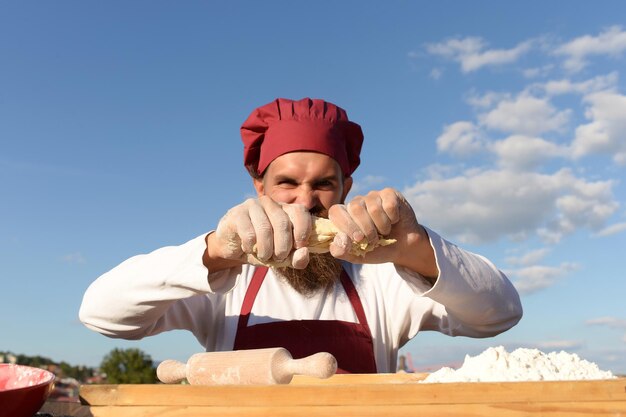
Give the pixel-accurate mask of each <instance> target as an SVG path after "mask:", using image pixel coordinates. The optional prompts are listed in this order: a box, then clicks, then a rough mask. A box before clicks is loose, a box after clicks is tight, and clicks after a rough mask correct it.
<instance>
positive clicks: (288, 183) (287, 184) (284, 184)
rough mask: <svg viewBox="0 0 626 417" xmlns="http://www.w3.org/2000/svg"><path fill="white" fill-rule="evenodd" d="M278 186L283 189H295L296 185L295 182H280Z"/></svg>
mask: <svg viewBox="0 0 626 417" xmlns="http://www.w3.org/2000/svg"><path fill="white" fill-rule="evenodd" d="M278 185H279V186H281V187H295V186H296V183H295V182H294V181H289V180H281V181H278Z"/></svg>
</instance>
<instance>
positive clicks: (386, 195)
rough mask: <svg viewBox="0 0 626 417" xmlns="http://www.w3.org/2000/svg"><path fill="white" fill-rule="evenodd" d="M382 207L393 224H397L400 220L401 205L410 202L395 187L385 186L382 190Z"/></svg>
mask: <svg viewBox="0 0 626 417" xmlns="http://www.w3.org/2000/svg"><path fill="white" fill-rule="evenodd" d="M380 197H381V199H382V207H383V210H384V211H385V213H386V214H387V217H389V221H391V224H396V223H397V222H398V221H399V220H400V206H401V205H402V204H408V203H407V202H406V200H405V199H404V197H403V196H402V195H401V194H400V193H398V192H397V191H396V190H394V189H393V188H385V189H383V190H381V191H380Z"/></svg>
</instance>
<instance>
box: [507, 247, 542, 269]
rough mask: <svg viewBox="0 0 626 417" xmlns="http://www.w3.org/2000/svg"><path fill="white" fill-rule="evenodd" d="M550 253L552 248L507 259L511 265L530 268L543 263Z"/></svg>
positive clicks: (536, 250)
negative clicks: (540, 262)
mask: <svg viewBox="0 0 626 417" xmlns="http://www.w3.org/2000/svg"><path fill="white" fill-rule="evenodd" d="M548 253H550V248H541V249H535V250H532V251H530V252H527V253H525V254H524V255H522V256H510V257H508V258H506V262H507V263H508V264H511V265H519V266H530V265H534V264H536V263H537V262H539V261H541V260H542V259H543V258H544V257H545V256H546V255H547V254H548Z"/></svg>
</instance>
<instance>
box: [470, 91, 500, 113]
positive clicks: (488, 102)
mask: <svg viewBox="0 0 626 417" xmlns="http://www.w3.org/2000/svg"><path fill="white" fill-rule="evenodd" d="M510 97H511V95H510V94H509V93H498V92H495V91H488V92H486V93H484V94H477V93H476V92H471V93H470V94H468V95H467V98H466V99H465V101H467V103H468V104H469V105H470V106H472V107H475V108H479V109H486V108H489V107H493V105H494V104H495V103H497V102H500V101H503V100H505V99H510Z"/></svg>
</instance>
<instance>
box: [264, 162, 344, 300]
mask: <svg viewBox="0 0 626 417" xmlns="http://www.w3.org/2000/svg"><path fill="white" fill-rule="evenodd" d="M351 186H352V178H350V177H347V178H344V176H343V175H342V173H341V168H340V167H339V164H338V163H337V162H336V161H335V160H334V159H333V158H331V157H329V156H327V155H325V154H321V153H316V152H291V153H287V154H285V155H281V156H279V157H278V158H276V159H275V160H273V161H272V163H271V164H270V165H269V166H268V167H267V170H266V171H265V175H264V176H263V178H262V179H255V180H254V188H256V191H257V194H258V195H259V196H261V195H267V196H269V197H271V198H272V200H274V201H276V202H279V203H289V204H302V205H303V206H305V207H306V208H307V209H308V210H309V211H310V212H311V214H315V215H317V216H321V217H328V209H329V208H330V207H331V206H333V205H334V204H339V203H343V202H344V200H345V198H346V195H347V194H348V192H349V191H350V187H351ZM341 268H342V267H341V263H340V262H339V260H337V259H335V258H333V257H332V256H331V255H330V253H321V254H311V256H310V261H309V265H308V266H307V267H306V268H304V269H293V268H275V269H274V272H275V273H276V275H277V276H279V277H281V278H282V279H284V280H286V281H287V282H288V283H289V284H290V285H291V286H292V287H293V288H294V289H295V290H296V291H298V292H299V293H301V294H304V295H311V294H315V293H317V292H318V291H321V290H324V289H327V288H330V287H332V286H333V285H335V283H336V282H337V279H338V278H339V274H340V272H341Z"/></svg>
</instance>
